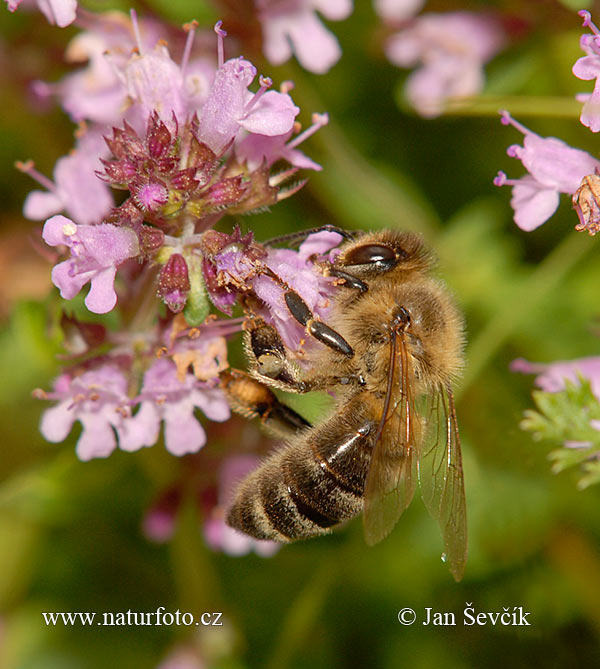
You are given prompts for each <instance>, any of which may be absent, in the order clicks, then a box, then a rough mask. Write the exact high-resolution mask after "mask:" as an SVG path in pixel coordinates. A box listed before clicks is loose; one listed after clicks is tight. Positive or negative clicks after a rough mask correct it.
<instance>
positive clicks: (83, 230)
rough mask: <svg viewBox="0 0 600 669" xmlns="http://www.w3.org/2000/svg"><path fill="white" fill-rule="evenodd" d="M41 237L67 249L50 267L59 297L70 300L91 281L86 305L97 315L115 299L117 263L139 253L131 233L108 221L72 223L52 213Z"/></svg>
mask: <svg viewBox="0 0 600 669" xmlns="http://www.w3.org/2000/svg"><path fill="white" fill-rule="evenodd" d="M42 236H43V238H44V241H45V242H46V244H48V245H49V246H59V245H65V246H68V247H69V248H70V249H71V258H70V259H69V260H65V261H64V262H61V263H59V264H58V265H56V267H54V269H53V270H52V282H53V283H54V285H55V286H56V287H57V288H59V289H60V294H61V296H62V297H63V298H64V299H65V300H70V299H72V298H73V297H75V295H77V293H78V292H79V291H80V290H81V289H82V288H83V286H85V284H86V283H88V282H89V281H91V289H90V292H89V293H88V295H87V297H86V298H85V304H86V306H87V308H88V309H89V310H90V311H93V312H94V313H97V314H104V313H106V312H108V311H110V310H111V309H112V308H113V307H114V306H115V304H116V302H117V294H116V293H115V289H114V281H115V275H116V272H117V265H119V264H120V263H122V262H124V261H125V260H127V259H128V258H135V257H136V256H137V255H138V254H139V243H138V238H137V235H136V234H135V232H133V230H131V229H130V228H125V227H118V226H116V225H112V224H109V223H103V224H100V225H76V224H75V223H73V221H71V220H70V219H68V218H65V217H64V216H53V217H52V218H49V219H48V220H47V221H46V223H45V225H44V229H43V232H42Z"/></svg>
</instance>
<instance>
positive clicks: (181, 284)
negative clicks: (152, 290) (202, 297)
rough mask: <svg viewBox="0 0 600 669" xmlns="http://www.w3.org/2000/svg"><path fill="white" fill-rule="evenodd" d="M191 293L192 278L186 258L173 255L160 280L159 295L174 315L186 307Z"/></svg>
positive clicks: (177, 254) (161, 273) (163, 269)
mask: <svg viewBox="0 0 600 669" xmlns="http://www.w3.org/2000/svg"><path fill="white" fill-rule="evenodd" d="M189 291H190V277H189V274H188V266H187V263H186V261H185V258H184V257H183V256H182V255H181V253H173V255H172V256H171V257H170V258H169V260H168V261H167V264H166V265H165V266H164V267H163V268H162V270H161V272H160V276H159V278H158V294H159V295H160V296H161V297H162V298H163V300H164V301H165V304H166V305H167V306H168V307H169V309H170V310H171V311H173V312H174V313H178V312H179V311H181V310H182V309H183V307H185V303H186V301H187V296H188V293H189Z"/></svg>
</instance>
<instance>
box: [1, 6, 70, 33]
mask: <svg viewBox="0 0 600 669" xmlns="http://www.w3.org/2000/svg"><path fill="white" fill-rule="evenodd" d="M6 2H7V4H8V11H9V12H14V11H16V10H17V8H18V7H19V5H20V4H21V0H6ZM26 4H29V3H26ZM37 5H38V8H39V9H40V11H41V12H42V14H43V15H44V16H45V17H46V18H47V19H48V23H51V24H52V25H57V26H58V27H59V28H64V27H65V26H68V25H70V24H71V23H73V21H74V20H75V17H76V15H77V2H76V0H37Z"/></svg>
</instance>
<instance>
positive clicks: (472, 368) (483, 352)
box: [457, 233, 593, 396]
mask: <svg viewBox="0 0 600 669" xmlns="http://www.w3.org/2000/svg"><path fill="white" fill-rule="evenodd" d="M592 248H593V245H592V244H591V243H590V239H589V238H588V237H586V236H585V235H582V234H580V233H571V234H569V235H568V236H567V237H565V239H564V240H563V241H562V242H561V243H560V244H559V245H558V246H557V247H556V248H555V249H554V250H553V251H552V252H551V253H550V254H549V255H548V256H547V257H546V258H545V260H544V261H543V262H542V263H541V264H540V265H539V266H538V267H537V269H535V270H534V271H533V272H532V273H531V274H530V275H529V277H528V278H527V279H526V280H525V281H523V283H522V284H521V285H520V286H519V287H518V289H517V290H515V294H514V295H513V297H512V299H507V300H506V302H505V303H504V308H503V309H502V310H501V311H498V312H497V313H496V315H495V316H494V317H493V318H492V319H491V320H490V321H488V323H487V325H486V326H485V327H484V328H483V329H482V330H481V331H480V332H479V333H478V335H477V336H476V337H475V339H474V340H473V341H472V342H471V345H470V346H469V347H468V349H467V368H466V371H465V374H464V376H463V382H462V383H461V385H460V388H459V389H458V393H457V396H459V395H460V394H461V393H463V392H464V391H465V390H466V389H467V388H468V387H469V385H470V384H471V383H473V381H474V380H475V379H476V378H477V376H478V375H479V374H480V373H481V372H482V370H483V369H484V368H485V367H486V365H487V364H488V363H489V362H490V361H491V360H492V358H493V357H494V356H495V355H496V353H497V352H498V350H499V349H500V348H501V347H502V345H503V344H504V342H505V341H506V340H507V339H508V338H509V337H510V335H511V334H512V333H513V332H514V331H515V330H516V329H517V327H518V326H519V325H520V324H521V323H522V322H523V321H524V320H525V319H526V318H527V317H528V315H529V314H530V313H531V311H532V309H533V308H534V307H535V306H536V305H537V304H539V303H540V302H543V301H544V300H545V299H546V297H547V296H548V295H549V294H550V293H551V292H552V291H553V290H554V289H555V288H556V286H558V285H559V284H560V283H561V281H563V279H564V277H565V276H566V275H567V274H568V273H569V272H570V271H571V270H572V269H573V267H574V266H575V265H577V263H579V262H580V261H581V259H582V258H583V257H584V256H585V255H586V253H588V252H589V251H590V250H591V249H592Z"/></svg>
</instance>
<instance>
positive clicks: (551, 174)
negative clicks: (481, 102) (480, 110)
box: [494, 111, 600, 231]
mask: <svg viewBox="0 0 600 669" xmlns="http://www.w3.org/2000/svg"><path fill="white" fill-rule="evenodd" d="M502 123H503V124H504V125H508V124H510V125H512V126H513V127H515V128H516V129H517V130H519V131H520V132H522V133H523V135H524V140H523V146H519V145H518V144H513V145H512V146H510V147H509V148H508V149H507V153H508V155H509V156H511V157H513V158H518V159H519V160H521V162H522V163H523V165H524V166H525V168H526V169H527V170H528V172H529V174H527V175H525V176H524V177H521V178H520V179H508V178H507V177H506V174H504V172H499V173H498V176H497V177H496V178H495V179H494V184H495V185H496V186H504V185H507V186H512V187H513V195H512V199H511V205H512V207H513V209H514V210H515V215H514V220H515V223H516V224H517V225H518V226H519V227H520V228H521V229H522V230H527V231H530V230H535V228H537V227H539V226H540V225H542V223H545V222H546V221H547V220H548V219H549V218H550V216H552V214H553V213H554V212H555V211H556V208H557V207H558V203H559V193H569V194H570V195H573V194H574V193H575V192H576V191H577V189H578V188H579V186H580V184H581V181H582V179H583V178H584V177H585V176H586V175H589V174H593V173H594V172H595V171H596V170H597V169H599V168H600V161H598V160H596V159H595V158H594V157H593V156H591V155H590V154H589V153H586V152H585V151H581V150H579V149H573V148H571V147H570V146H568V145H567V144H565V142H563V141H561V140H560V139H556V138H555V137H540V136H539V135H536V134H535V133H534V132H531V130H529V129H528V128H526V127H525V126H523V125H521V124H520V123H517V122H516V121H515V120H513V119H512V118H511V116H510V114H509V113H508V112H505V111H504V112H502Z"/></svg>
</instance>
